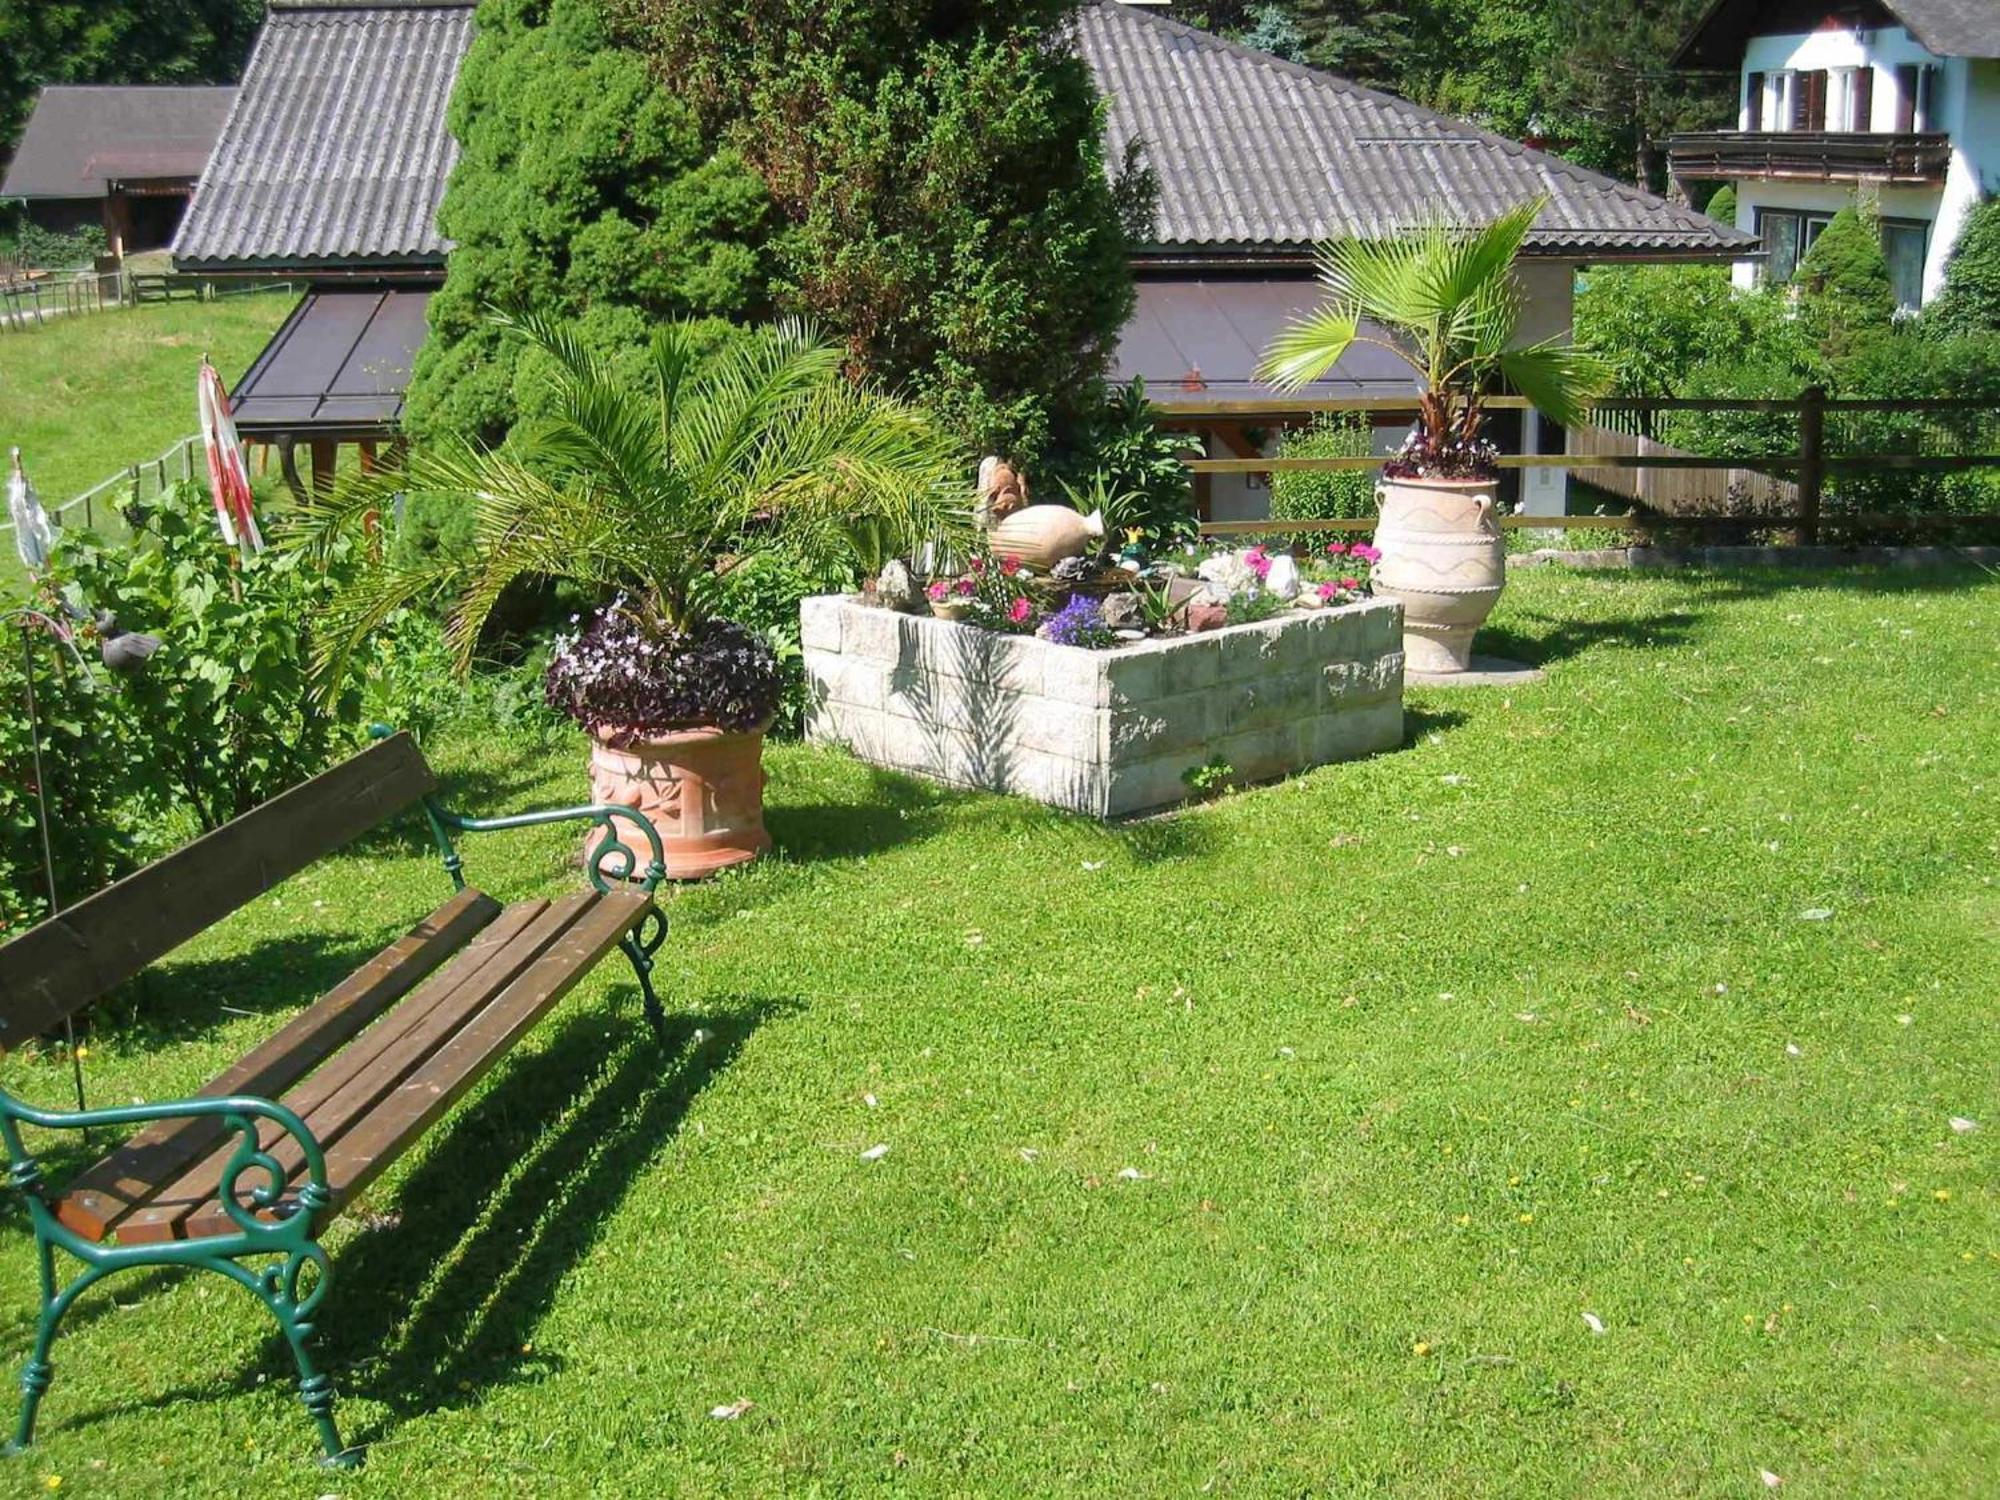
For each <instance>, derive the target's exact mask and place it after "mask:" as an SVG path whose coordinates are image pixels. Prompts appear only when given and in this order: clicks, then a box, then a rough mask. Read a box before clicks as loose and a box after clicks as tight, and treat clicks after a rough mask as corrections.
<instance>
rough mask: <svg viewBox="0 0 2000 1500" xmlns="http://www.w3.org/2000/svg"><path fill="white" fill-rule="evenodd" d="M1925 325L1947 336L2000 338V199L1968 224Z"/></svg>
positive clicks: (1986, 204)
mask: <svg viewBox="0 0 2000 1500" xmlns="http://www.w3.org/2000/svg"><path fill="white" fill-rule="evenodd" d="M1923 321H1924V327H1925V328H1926V329H1928V330H1930V331H1931V332H1933V333H1936V334H1938V335H1940V336H1942V337H1945V338H1958V337H1964V336H1966V335H1968V334H1979V333H1988V334H2000V199H1995V198H1988V199H1987V200H1986V201H1985V202H1984V203H1981V204H1980V205H1979V206H1978V207H1977V208H1975V209H1974V210H1973V211H1972V214H1971V216H1970V217H1969V218H1968V219H1967V220H1966V221H1965V227H1964V228H1963V229H1961V230H1960V231H1959V233H1958V242H1957V243H1956V244H1954V245H1953V246H1952V250H1951V259H1950V260H1948V261H1946V262H1945V267H1944V286H1943V288H1942V289H1941V290H1940V291H1939V292H1938V294H1937V296H1936V297H1934V298H1932V299H1931V304H1930V306H1929V307H1927V308H1925V309H1924V315H1923Z"/></svg>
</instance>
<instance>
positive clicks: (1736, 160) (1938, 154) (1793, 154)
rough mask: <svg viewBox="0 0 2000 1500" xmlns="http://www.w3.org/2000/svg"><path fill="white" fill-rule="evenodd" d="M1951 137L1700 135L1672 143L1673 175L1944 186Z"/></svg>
mask: <svg viewBox="0 0 2000 1500" xmlns="http://www.w3.org/2000/svg"><path fill="white" fill-rule="evenodd" d="M1950 165H1951V138H1950V137H1949V136H1947V135H1945V134H1944V133H1943V132H1942V131H1937V132H1925V133H1922V134H1915V135H1887V134H1876V133H1872V132H1868V131H1858V130H1698V131H1690V132H1688V133H1685V134H1682V135H1676V136H1670V137H1668V140H1667V170H1668V172H1670V173H1671V174H1672V175H1673V176H1675V177H1677V178H1683V179H1708V180H1714V179H1718V178H1723V179H1734V178H1740V177H1775V178H1783V179H1785V180H1788V181H1793V182H1877V183H1895V184H1898V185H1902V186H1911V187H1942V186H1943V185H1944V174H1945V169H1946V168H1947V167H1949V166H1950Z"/></svg>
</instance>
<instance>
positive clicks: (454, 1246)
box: [266, 998, 804, 1444]
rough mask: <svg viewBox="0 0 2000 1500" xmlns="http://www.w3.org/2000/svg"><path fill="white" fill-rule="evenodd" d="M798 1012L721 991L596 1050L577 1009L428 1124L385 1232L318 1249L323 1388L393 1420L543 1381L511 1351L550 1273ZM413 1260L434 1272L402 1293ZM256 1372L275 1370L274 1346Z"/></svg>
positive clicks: (535, 1321)
mask: <svg viewBox="0 0 2000 1500" xmlns="http://www.w3.org/2000/svg"><path fill="white" fill-rule="evenodd" d="M803 1008H804V1002H803V1001H801V1000H795V999H794V1000H770V999H746V998H737V999H735V1000H734V1001H733V1002H731V1003H729V1004H728V1005H726V1006H724V1007H721V1008H718V1009H717V1010H715V1011H712V1012H709V1013H707V1014H703V1015H699V1016H689V1015H682V1016H675V1017H672V1018H670V1020H669V1021H668V1035H667V1037H666V1038H665V1039H664V1041H662V1042H659V1043H655V1042H654V1041H653V1040H652V1039H651V1037H650V1036H649V1035H646V1034H645V1032H644V1029H643V1025H642V1023H640V1022H639V1018H638V1017H637V1015H636V1014H634V1015H631V1016H628V1017H622V1018H620V1020H621V1021H624V1020H629V1021H630V1022H631V1023H632V1024H633V1025H634V1026H635V1027H637V1028H638V1030H637V1034H635V1035H634V1036H633V1037H632V1038H631V1039H630V1040H627V1041H625V1042H623V1043H619V1042H615V1041H614V1042H612V1043H611V1044H610V1046H609V1049H608V1050H607V1043H606V1039H605V1034H604V1027H603V1022H602V1020H601V1019H599V1018H595V1017H589V1016H582V1015H579V1016H576V1017H574V1018H572V1019H571V1020H570V1021H569V1022H568V1024H566V1025H565V1026H564V1027H563V1029H562V1030H561V1032H559V1033H558V1035H557V1036H556V1038H555V1039H554V1040H553V1041H552V1042H551V1043H550V1045H549V1046H548V1047H546V1048H545V1049H543V1050H542V1051H540V1052H538V1053H536V1054H535V1055H533V1056H531V1057H526V1058H522V1059H521V1060H519V1061H518V1062H517V1063H516V1064H515V1065H514V1066H513V1067H512V1068H510V1069H509V1071H508V1073H507V1075H506V1076H505V1077H504V1078H501V1079H500V1080H498V1082H497V1084H496V1086H495V1087H493V1088H492V1089H490V1090H488V1091H487V1092H486V1093H485V1094H484V1095H483V1096H482V1097H481V1099H480V1100H479V1101H478V1102H477V1103H476V1104H475V1105H473V1106H472V1108H471V1109H470V1110H468V1111H466V1112H465V1113H463V1114H461V1115H459V1116H458V1117H457V1118H455V1119H453V1120H451V1121H450V1122H448V1123H447V1124H446V1126H445V1127H444V1130H443V1133H442V1134H441V1135H440V1136H439V1137H438V1139H437V1142H436V1145H435V1146H434V1147H433V1148H432V1149H431V1151H430V1152H429V1154H428V1155H427V1156H426V1157H425V1158H424V1160H423V1161H422V1162H421V1163H420V1164H419V1165H418V1166H417V1167H416V1169H415V1170H414V1171H412V1172H411V1173H410V1174H409V1176H408V1177H407V1178H406V1179H405V1180H404V1181H403V1182H402V1184H401V1185H400V1186H399V1188H398V1189H397V1193H396V1203H397V1205H398V1206H399V1207H400V1209H401V1218H400V1222H398V1223H396V1224H395V1225H394V1227H391V1228H384V1229H375V1230H368V1231H364V1232H363V1233H361V1234H360V1235H359V1236H357V1237H356V1238H355V1239H354V1240H353V1241H351V1242H350V1243H349V1244H347V1245H346V1246H345V1247H344V1248H343V1249H342V1250H340V1251H338V1252H336V1259H335V1264H334V1275H335V1286H334V1291H333V1301H332V1302H331V1303H330V1305H329V1306H328V1307H327V1309H326V1311H325V1313H324V1314H323V1315H322V1319H321V1322H322V1325H323V1328H324V1333H323V1335H322V1340H323V1344H322V1347H323V1348H324V1349H325V1351H326V1354H327V1357H328V1359H329V1362H330V1363H331V1364H332V1365H333V1367H334V1368H335V1369H336V1370H338V1371H340V1372H341V1374H340V1375H339V1376H337V1379H338V1380H339V1382H340V1384H341V1385H342V1386H343V1387H344V1388H345V1389H346V1390H348V1391H349V1392H351V1393H354V1394H358V1395H362V1396H365V1397H367V1398H369V1399H371V1400H375V1401H380V1402H381V1403H382V1404H383V1405H385V1406H387V1407H388V1408H389V1410H390V1412H391V1413H393V1414H394V1416H395V1417H397V1418H405V1417H409V1416H414V1415H420V1414H422V1413H425V1412H430V1411H434V1410H438V1409H440V1408H448V1407H455V1406H463V1405H467V1404H474V1403H477V1402H478V1401H479V1399H480V1397H481V1393H482V1392H484V1391H485V1390H487V1389H489V1388H491V1387H493V1386H497V1385H503V1384H516V1383H524V1382H525V1383H533V1382H537V1381H540V1380H545V1379H548V1378H550V1377H551V1376H553V1375H556V1374H558V1373H559V1370H560V1363H561V1362H560V1360H559V1359H555V1358H551V1357H549V1356H547V1355H538V1356H532V1357H524V1355H523V1354H522V1347H523V1345H524V1344H526V1343H528V1342H530V1341H532V1339H533V1336H534V1333H535V1330H536V1328H537V1327H538V1326H539V1324H540V1323H541V1320H542V1318H543V1317H544V1315H545V1314H546V1313H547V1312H548V1310H549V1308H550V1306H551V1305H552V1303H553V1302H554V1300H555V1297H556V1294H557V1291H558V1289H559V1288H560V1287H561V1286H562V1284H563V1281H564V1279H565V1277H567V1276H568V1275H569V1273H570V1272H571V1271H572V1270H574V1269H575V1268H576V1267H577V1266H578V1265H579V1264H580V1263H581V1262H582V1261H584V1260H585V1259H586V1258H587V1257H588V1256H589V1254H590V1252H591V1249H592V1247H593V1246H594V1245H595V1243H596V1242H597V1240H598V1239H599V1237H600V1236H601V1235H602V1233H603V1231H604V1228H605V1225H606V1224H607V1223H608V1222H609V1220H610V1219H611V1218H612V1216H613V1215H614V1214H616V1213H617V1211H618V1209H619V1206H620V1205H621V1204H622V1203H623V1202H624V1200H625V1195H626V1192H627V1191H628V1190H629V1189H630V1187H631V1186H632V1184H633V1182H634V1181H635V1180H636V1179H637V1178H638V1177H639V1176H640V1175H641V1174H642V1173H643V1172H644V1171H645V1169H646V1167H647V1165H648V1164H649V1163H650V1162H651V1161H652V1160H653V1158H654V1157H655V1156H656V1155H657V1154H658V1153H659V1152H660V1151H661V1150H662V1149H663V1148H664V1147H665V1146H666V1145H667V1144H668V1143H669V1142H670V1141H671V1140H672V1139H673V1138H674V1136H675V1135H676V1134H677V1133H678V1131H679V1130H680V1127H681V1124H682V1121H683V1120H684V1119H685V1118H686V1115H687V1112H688V1110H689V1108H690V1107H691V1106H692V1104H693V1102H694V1100H695V1098H696V1097H697V1096H698V1095H699V1094H700V1093H701V1091H702V1090H703V1089H704V1088H705V1087H707V1085H708V1084H709V1083H710V1082H711V1081H712V1080H713V1079H714V1078H715V1077H716V1076H717V1075H718V1074H719V1073H721V1072H722V1070H723V1069H725V1068H726V1067H728V1066H729V1064H730V1063H731V1062H732V1061H733V1060H734V1059H735V1057H736V1055H737V1053H738V1052H740V1051H741V1049H742V1047H743V1045H744V1043H745V1042H746V1041H747V1040H748V1039H749V1037H750V1035H751V1034H752V1033H753V1032H754V1031H755V1030H756V1029H757V1028H758V1027H759V1026H761V1025H763V1024H765V1023H766V1022H767V1021H769V1020H771V1019H773V1018H774V1017H777V1016H781V1015H785V1014H789V1013H791V1012H794V1011H797V1010H801V1009H803ZM551 1120H554V1121H556V1123H555V1124H554V1125H553V1126H550V1124H549V1122H550V1121H551ZM545 1130H546V1136H547V1138H546V1139H544V1138H543V1137H544V1132H545ZM468 1225H469V1226H472V1227H470V1228H468V1227H467V1226H468ZM431 1266H441V1267H443V1269H442V1270H441V1271H440V1272H439V1273H438V1274H437V1275H436V1276H435V1278H434V1279H433V1280H432V1282H431V1284H430V1285H429V1286H427V1287H420V1286H418V1285H417V1284H416V1283H417V1281H418V1278H419V1277H420V1276H421V1275H422V1269H421V1268H424V1267H431ZM632 1290H633V1291H634V1292H640V1291H642V1290H643V1289H642V1288H633V1289H632ZM413 1299H414V1300H413ZM266 1363H267V1365H268V1366H269V1368H270V1369H271V1371H272V1372H273V1374H274V1375H275V1374H276V1373H278V1372H279V1371H281V1370H282V1369H283V1368H284V1366H285V1364H286V1360H285V1358H284V1351H283V1350H282V1348H276V1347H274V1348H273V1349H272V1350H271V1352H270V1356H269V1357H268V1359H267V1361H266ZM381 1433H382V1429H381V1428H380V1427H376V1428H374V1429H371V1430H368V1431H359V1430H357V1431H355V1432H353V1433H350V1434H349V1440H350V1441H352V1442H357V1443H363V1444H365V1443H368V1442H370V1441H373V1440H375V1439H376V1438H378V1437H380V1436H381Z"/></svg>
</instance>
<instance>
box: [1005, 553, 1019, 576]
mask: <svg viewBox="0 0 2000 1500" xmlns="http://www.w3.org/2000/svg"><path fill="white" fill-rule="evenodd" d="M1020 571H1021V559H1020V558H1018V557H1016V556H1014V555H1013V554H1012V553H1011V552H1010V553H1009V554H1008V555H1007V556H1005V557H1003V558H1001V559H1000V576H1001V577H1002V578H1012V577H1013V576H1014V575H1015V574H1016V573H1018V572H1020Z"/></svg>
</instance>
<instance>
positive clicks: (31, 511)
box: [7, 448, 56, 573]
mask: <svg viewBox="0 0 2000 1500" xmlns="http://www.w3.org/2000/svg"><path fill="white" fill-rule="evenodd" d="M7 515H8V517H9V519H11V520H12V521H13V523H14V551H15V552H16V553H17V554H19V556H20V559H21V566H22V567H23V568H26V569H27V570H28V571H29V572H30V573H39V572H41V571H42V569H43V568H45V567H46V566H48V561H49V553H50V552H51V551H53V550H54V548H55V544H56V539H55V533H54V532H53V531H51V530H50V529H49V517H48V512H47V511H45V510H43V509H42V502H41V501H40V500H38V499H36V498H35V487H34V486H33V485H32V484H29V483H28V476H27V475H26V474H24V473H22V472H21V450H20V449H19V448H16V449H15V450H14V454H13V459H12V461H11V462H10V463H9V464H8V466H7Z"/></svg>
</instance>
